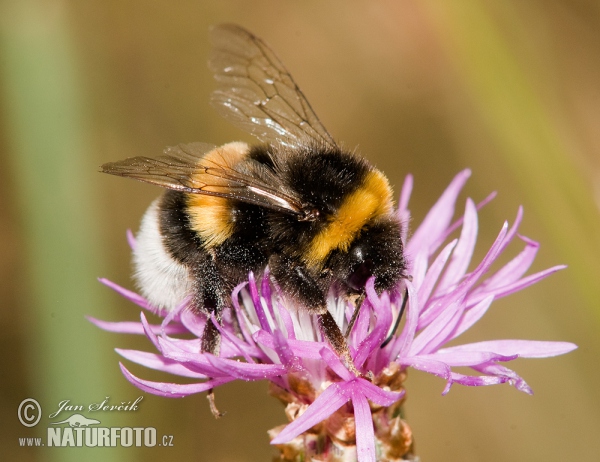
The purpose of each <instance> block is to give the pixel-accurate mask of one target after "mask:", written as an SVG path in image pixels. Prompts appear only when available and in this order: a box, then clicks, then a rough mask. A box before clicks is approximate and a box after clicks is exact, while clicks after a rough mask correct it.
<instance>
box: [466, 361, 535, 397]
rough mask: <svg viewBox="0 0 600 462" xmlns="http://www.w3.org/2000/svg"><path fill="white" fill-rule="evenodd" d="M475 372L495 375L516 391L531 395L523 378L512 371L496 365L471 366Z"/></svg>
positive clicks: (531, 392) (530, 390)
mask: <svg viewBox="0 0 600 462" xmlns="http://www.w3.org/2000/svg"><path fill="white" fill-rule="evenodd" d="M471 367H472V368H473V369H475V370H476V371H479V372H482V373H483V374H489V375H495V376H497V377H500V378H504V379H506V380H505V381H506V382H509V383H510V384H511V385H512V386H513V387H515V388H516V389H517V390H519V391H522V392H523V393H527V394H528V395H533V390H532V389H531V387H530V386H529V385H528V384H527V382H525V380H523V378H522V377H521V376H520V375H519V374H517V373H516V372H515V371H513V370H512V369H509V368H508V367H505V366H502V365H500V364H497V363H487V364H480V365H477V366H471Z"/></svg>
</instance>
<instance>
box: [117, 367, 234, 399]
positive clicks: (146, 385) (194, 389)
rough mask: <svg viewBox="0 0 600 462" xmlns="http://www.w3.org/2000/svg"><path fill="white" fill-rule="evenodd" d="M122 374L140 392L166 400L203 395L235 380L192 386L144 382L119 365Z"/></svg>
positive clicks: (193, 384)
mask: <svg viewBox="0 0 600 462" xmlns="http://www.w3.org/2000/svg"><path fill="white" fill-rule="evenodd" d="M119 366H120V367H121V372H123V375H124V376H125V378H126V379H127V380H129V382H131V383H132V384H133V385H135V386H136V387H138V388H139V389H140V390H142V391H145V392H148V393H152V394H153V395H159V396H164V397H166V398H183V397H184V396H189V395H193V394H194V393H201V392H203V391H206V390H210V389H211V388H216V387H218V386H219V385H223V384H224V383H227V382H231V381H232V380H233V378H223V379H213V380H208V381H206V382H202V383H190V384H179V383H162V382H151V381H149V380H142V379H140V378H138V377H136V376H135V375H133V374H132V373H131V372H129V371H128V370H127V368H126V367H125V366H124V365H123V364H122V363H119Z"/></svg>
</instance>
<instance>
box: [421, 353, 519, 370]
mask: <svg viewBox="0 0 600 462" xmlns="http://www.w3.org/2000/svg"><path fill="white" fill-rule="evenodd" d="M518 357H519V355H518V354H513V355H509V356H506V355H501V354H499V353H496V352H493V351H485V350H484V351H462V350H450V351H448V350H440V351H438V352H436V353H432V354H426V355H419V358H421V359H432V360H435V361H441V362H443V363H444V364H446V365H448V366H450V367H461V366H473V365H476V364H482V363H486V362H489V361H512V360H514V359H517V358H518Z"/></svg>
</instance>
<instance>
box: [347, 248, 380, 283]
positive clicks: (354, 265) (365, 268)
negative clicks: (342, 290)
mask: <svg viewBox="0 0 600 462" xmlns="http://www.w3.org/2000/svg"><path fill="white" fill-rule="evenodd" d="M348 256H349V257H350V262H349V263H350V274H349V275H348V279H347V280H346V284H347V285H348V287H350V288H351V289H353V290H356V291H361V290H363V289H364V287H365V284H366V283H367V280H368V279H369V278H370V277H371V276H372V275H373V269H374V264H373V260H372V259H371V258H369V257H368V255H366V253H365V251H364V249H363V248H362V246H355V247H354V248H352V249H351V250H350V252H349V253H348Z"/></svg>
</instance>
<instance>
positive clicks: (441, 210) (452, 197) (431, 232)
mask: <svg viewBox="0 0 600 462" xmlns="http://www.w3.org/2000/svg"><path fill="white" fill-rule="evenodd" d="M470 176H471V171H470V170H463V171H462V172H461V173H459V174H458V175H456V176H455V177H454V179H453V180H452V182H451V183H450V185H449V186H448V187H447V188H446V190H445V191H444V193H443V194H442V196H441V197H440V198H439V199H438V201H437V202H436V203H435V205H434V206H433V207H432V208H431V210H430V211H429V213H428V214H427V216H426V217H425V219H424V220H423V223H421V225H420V226H419V227H418V228H417V230H416V231H415V233H414V234H413V236H412V237H411V239H410V240H409V242H408V244H407V246H406V251H407V254H408V255H414V254H416V253H417V252H416V251H417V249H429V252H430V254H431V253H433V252H435V248H433V246H432V244H433V243H434V242H436V241H437V240H438V238H439V237H440V236H442V235H443V234H444V232H445V230H446V228H447V227H448V224H449V223H450V220H451V219H452V216H453V215H454V205H455V203H456V198H457V197H458V194H459V193H460V191H461V190H462V188H463V186H464V185H465V183H466V181H467V179H468V178H469V177H470Z"/></svg>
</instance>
